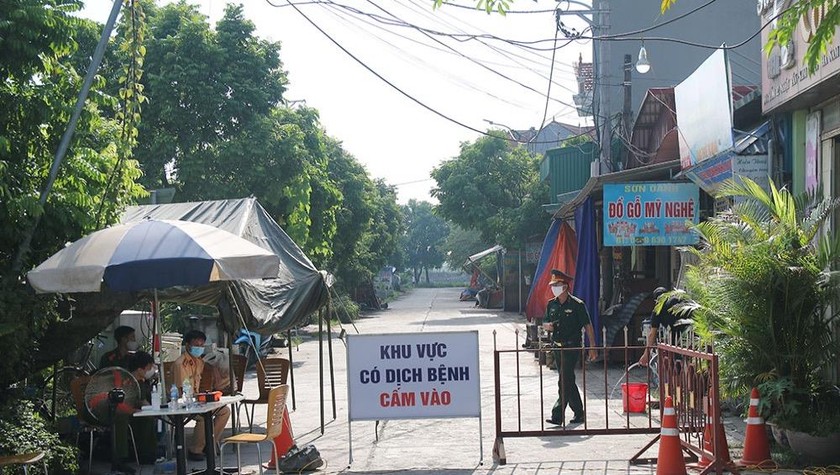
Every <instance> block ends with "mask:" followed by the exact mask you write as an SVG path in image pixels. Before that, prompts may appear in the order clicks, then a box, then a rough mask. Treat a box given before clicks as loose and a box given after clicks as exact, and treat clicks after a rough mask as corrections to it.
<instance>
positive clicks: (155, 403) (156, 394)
mask: <svg viewBox="0 0 840 475" xmlns="http://www.w3.org/2000/svg"><path fill="white" fill-rule="evenodd" d="M152 409H154V410H155V411H157V410H158V409H160V391H159V390H158V385H157V384H155V385H154V386H152Z"/></svg>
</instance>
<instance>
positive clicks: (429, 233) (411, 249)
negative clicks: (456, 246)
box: [402, 200, 449, 282]
mask: <svg viewBox="0 0 840 475" xmlns="http://www.w3.org/2000/svg"><path fill="white" fill-rule="evenodd" d="M402 214H403V220H404V221H405V236H404V237H403V249H404V252H405V256H406V265H407V266H408V267H410V268H411V269H413V271H414V280H413V281H414V282H419V281H420V275H421V273H422V272H423V271H424V270H425V271H426V275H427V277H428V270H429V269H430V268H437V267H440V266H441V265H442V264H443V252H442V251H441V247H442V245H443V242H444V240H445V239H446V236H447V235H449V224H448V223H447V222H446V220H444V219H442V218H440V217H438V216H436V215H435V213H434V212H433V210H432V205H431V203H429V202H427V201H417V200H409V202H408V204H406V205H404V206H403V207H402Z"/></svg>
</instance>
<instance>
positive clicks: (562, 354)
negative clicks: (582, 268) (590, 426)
mask: <svg viewBox="0 0 840 475" xmlns="http://www.w3.org/2000/svg"><path fill="white" fill-rule="evenodd" d="M572 280H573V279H572V277H571V276H569V275H567V274H565V273H564V272H562V271H559V270H557V269H553V270H552V271H551V281H550V282H549V284H548V285H549V286H550V287H551V292H552V293H553V294H554V298H553V299H551V300H549V302H548V305H547V306H546V309H545V319H544V320H543V326H544V327H545V329H546V330H547V331H550V332H551V341H552V342H553V343H554V346H556V347H560V348H580V347H581V344H582V342H581V329H582V328H585V329H586V335H587V337H588V339H589V344H590V345H592V344H594V342H595V332H594V331H593V330H592V323H591V322H590V320H589V312H588V311H587V310H586V304H584V303H583V301H581V300H580V299H579V298H577V297H575V296H574V295H571V294H570V293H569V284H570V283H571V282H572ZM579 356H580V350H569V351H555V352H554V361H555V364H556V365H557V367H558V368H559V369H560V377H559V378H558V381H557V396H558V397H557V402H555V403H554V407H552V408H551V419H546V422H548V423H550V424H556V425H562V424H563V419H564V416H565V413H566V405H567V404H568V405H569V406H571V408H572V411H573V412H574V414H575V415H574V418H573V419H572V420H570V421H569V423H570V424H580V423H583V421H584V418H585V415H584V412H583V402H582V401H581V399H580V392H579V391H578V387H577V384H575V366H577V362H578V358H579ZM597 356H598V353H597V351H595V349H594V348H592V347H590V348H589V360H590V361H591V360H594V359H595V358H596V357H597Z"/></svg>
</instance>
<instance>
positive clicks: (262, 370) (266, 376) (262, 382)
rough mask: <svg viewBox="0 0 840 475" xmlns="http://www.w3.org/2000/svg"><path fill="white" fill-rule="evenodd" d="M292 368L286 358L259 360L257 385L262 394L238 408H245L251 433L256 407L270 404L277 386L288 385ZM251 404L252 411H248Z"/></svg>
mask: <svg viewBox="0 0 840 475" xmlns="http://www.w3.org/2000/svg"><path fill="white" fill-rule="evenodd" d="M290 366H291V363H289V360H287V359H286V358H265V359H261V360H257V384H258V386H259V389H260V394H259V396H258V397H257V399H243V400H242V402H241V403H240V404H239V406H238V407H242V406H245V417H247V418H248V431H249V432H254V410H255V406H256V405H257V404H268V396H269V393H270V391H271V390H272V389H273V388H275V387H277V386H280V385H282V384H286V381H287V378H288V377H289V368H290ZM249 404H250V406H251V410H250V411H248V405H249ZM238 412H239V411H238V408H237V413H238Z"/></svg>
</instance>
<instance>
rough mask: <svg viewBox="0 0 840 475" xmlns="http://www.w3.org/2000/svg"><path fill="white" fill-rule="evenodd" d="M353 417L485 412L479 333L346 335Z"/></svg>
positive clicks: (348, 383)
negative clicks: (483, 408)
mask: <svg viewBox="0 0 840 475" xmlns="http://www.w3.org/2000/svg"><path fill="white" fill-rule="evenodd" d="M347 387H348V399H349V413H350V420H351V421H362V420H377V421H378V420H388V419H422V418H450V417H480V415H481V390H480V388H481V385H480V381H479V367H478V332H477V331H465V332H423V333H391V334H378V335H347Z"/></svg>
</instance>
